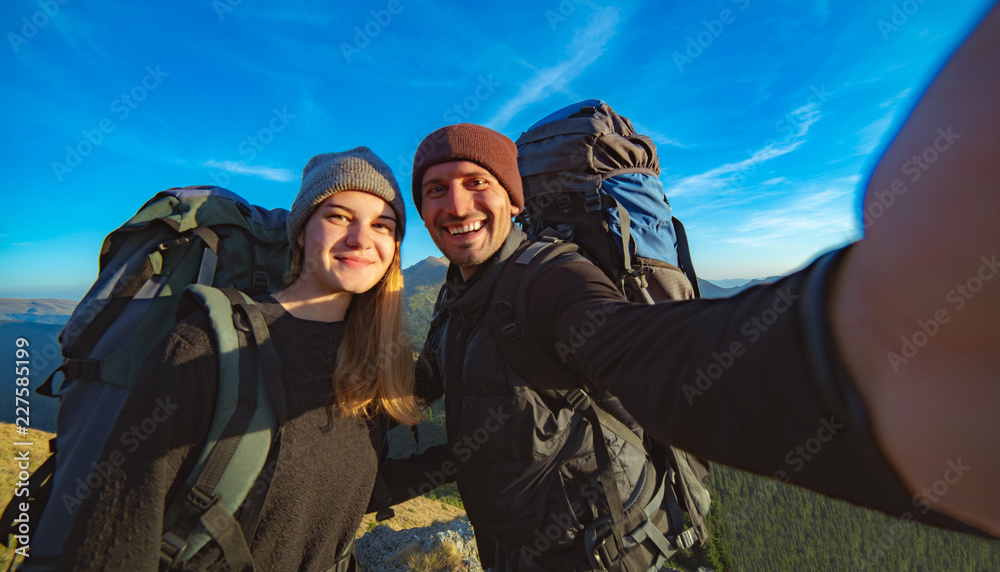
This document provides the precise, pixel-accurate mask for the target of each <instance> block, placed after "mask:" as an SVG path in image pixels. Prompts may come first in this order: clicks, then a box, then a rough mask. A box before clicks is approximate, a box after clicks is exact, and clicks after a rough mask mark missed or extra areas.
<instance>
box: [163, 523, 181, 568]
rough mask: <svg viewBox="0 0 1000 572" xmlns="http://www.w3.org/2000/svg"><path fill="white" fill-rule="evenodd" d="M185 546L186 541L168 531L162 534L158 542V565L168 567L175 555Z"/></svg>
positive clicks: (175, 557)
mask: <svg viewBox="0 0 1000 572" xmlns="http://www.w3.org/2000/svg"><path fill="white" fill-rule="evenodd" d="M185 548H187V541H186V540H184V539H183V538H181V537H180V536H177V535H176V534H174V532H173V531H170V532H168V533H166V534H164V535H163V538H162V540H161V542H160V565H161V566H165V567H167V568H170V567H171V566H173V565H174V562H175V561H176V560H177V557H178V556H180V555H181V553H182V552H184V549H185Z"/></svg>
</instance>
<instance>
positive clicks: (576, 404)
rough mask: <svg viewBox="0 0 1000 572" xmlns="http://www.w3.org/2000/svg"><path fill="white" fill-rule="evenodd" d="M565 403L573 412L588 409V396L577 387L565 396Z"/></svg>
mask: <svg viewBox="0 0 1000 572" xmlns="http://www.w3.org/2000/svg"><path fill="white" fill-rule="evenodd" d="M566 402H567V403H569V406H570V407H572V408H573V410H575V411H583V410H584V409H587V408H589V407H590V396H589V395H587V393H586V392H585V391H583V390H582V389H580V388H579V387H577V388H574V389H573V390H572V391H570V392H569V393H567V394H566Z"/></svg>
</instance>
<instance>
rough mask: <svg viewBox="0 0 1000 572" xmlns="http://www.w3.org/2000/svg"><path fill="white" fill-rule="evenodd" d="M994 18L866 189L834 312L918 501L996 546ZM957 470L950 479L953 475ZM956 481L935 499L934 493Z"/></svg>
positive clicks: (838, 335)
mask: <svg viewBox="0 0 1000 572" xmlns="http://www.w3.org/2000/svg"><path fill="white" fill-rule="evenodd" d="M998 104H1000V8H998V6H996V5H994V6H993V8H992V9H991V10H990V11H989V13H988V14H987V15H986V17H985V18H984V20H983V21H982V22H981V23H980V25H979V26H978V27H977V28H976V30H975V31H974V32H973V33H972V34H971V35H970V36H969V37H968V38H967V40H966V41H965V42H964V43H963V45H962V46H961V47H960V48H959V49H958V51H957V52H956V53H955V54H954V55H953V56H952V58H951V59H950V61H949V62H948V63H947V65H946V66H945V67H944V69H943V70H942V71H941V72H940V74H939V75H938V76H937V78H936V79H935V80H934V82H933V83H932V84H931V86H930V87H929V89H928V90H927V92H926V93H925V94H924V95H923V97H922V98H921V99H920V102H919V103H918V105H917V106H916V108H915V109H914V110H913V112H912V113H911V115H910V117H909V118H908V119H907V121H906V123H905V124H904V125H903V127H902V129H901V130H900V132H899V134H898V135H897V136H896V138H895V140H894V141H893V142H892V144H891V145H890V146H889V148H888V149H887V151H886V152H885V154H884V155H883V157H882V158H881V160H880V161H879V163H878V165H877V166H876V168H875V170H874V172H873V173H872V176H871V178H870V180H869V182H868V187H867V192H866V196H865V201H864V224H865V229H866V236H865V238H864V239H863V240H861V241H860V242H859V243H857V244H856V245H855V246H853V247H852V248H851V249H850V252H848V253H847V255H846V258H845V260H844V261H843V265H842V267H841V269H840V272H839V274H838V276H837V278H836V280H835V282H834V288H833V291H832V296H831V302H830V306H829V312H830V318H831V322H832V329H833V334H834V337H835V340H836V343H837V346H838V347H839V350H840V353H841V355H842V357H843V359H844V362H845V364H846V366H847V369H848V370H849V372H850V374H851V377H852V378H853V379H854V380H855V383H856V385H857V389H858V391H859V392H860V394H861V396H862V398H863V401H864V403H865V405H866V407H867V409H868V413H869V420H870V423H871V428H872V432H873V433H874V436H875V438H876V441H877V442H878V443H879V445H880V447H881V449H882V451H883V453H884V454H885V456H886V457H887V458H888V460H889V462H890V464H891V465H892V466H893V468H894V469H895V470H896V471H897V473H898V475H899V477H900V478H901V479H902V481H903V483H904V484H905V485H906V487H907V488H908V489H909V490H910V492H911V493H913V494H915V495H921V496H924V497H926V496H927V495H926V494H925V493H926V492H927V491H930V494H931V495H934V498H936V499H937V500H936V501H935V502H934V508H935V509H936V510H939V511H942V512H945V513H947V514H950V515H952V516H954V517H956V518H959V519H960V520H963V521H966V522H969V523H971V524H974V525H975V526H977V527H980V528H982V529H983V530H986V531H988V532H990V533H991V534H993V535H996V536H1000V491H998V490H997V489H996V483H997V482H998V481H1000V413H998V409H1000V265H998V262H1000V220H998V218H1000V217H998V215H1000V167H998V165H1000V105H998ZM956 465H957V466H959V467H960V468H962V470H959V471H956V469H954V468H953V467H954V466H956ZM939 481H943V482H946V483H948V487H947V491H946V492H945V494H940V493H941V492H942V491H944V487H940V486H939V487H938V490H937V492H936V493H935V491H934V484H935V483H936V482H939Z"/></svg>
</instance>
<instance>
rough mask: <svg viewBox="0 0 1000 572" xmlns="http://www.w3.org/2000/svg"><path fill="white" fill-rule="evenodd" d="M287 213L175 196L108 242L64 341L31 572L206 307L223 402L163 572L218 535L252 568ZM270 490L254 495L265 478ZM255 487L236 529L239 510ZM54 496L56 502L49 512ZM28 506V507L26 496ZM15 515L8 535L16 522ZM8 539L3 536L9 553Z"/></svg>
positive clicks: (278, 414)
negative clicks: (271, 302)
mask: <svg viewBox="0 0 1000 572" xmlns="http://www.w3.org/2000/svg"><path fill="white" fill-rule="evenodd" d="M287 216H288V211H287V210H285V209H275V210H265V209H262V208H260V207H256V206H252V205H250V204H249V203H248V202H247V201H246V200H244V199H243V198H241V197H239V196H238V195H236V194H234V193H232V192H230V191H228V190H226V189H222V188H219V187H205V186H203V187H186V188H179V189H176V188H175V189H169V190H166V191H163V192H161V193H158V194H157V195H156V196H154V197H153V198H152V199H151V200H149V201H148V202H147V203H146V204H145V205H143V207H142V208H141V209H139V211H138V212H137V213H136V215H135V216H133V217H132V218H131V219H130V220H129V221H128V222H126V223H125V224H124V225H122V226H121V227H120V228H119V229H117V230H115V231H114V232H112V233H111V234H110V235H108V237H107V238H106V239H105V241H104V244H103V246H102V248H101V256H100V274H99V276H98V278H97V281H96V282H95V283H94V285H93V286H92V287H91V289H90V290H89V291H88V292H87V294H86V296H85V297H84V298H83V300H82V301H81V302H80V304H79V305H78V306H77V308H76V310H75V311H74V312H73V315H72V316H71V317H70V319H69V321H68V322H67V324H66V326H65V327H64V328H63V330H62V332H61V333H60V336H59V341H60V345H61V348H62V355H63V358H64V361H63V364H62V366H61V367H60V368H59V369H58V370H57V372H59V371H61V372H62V373H63V377H64V379H63V382H62V384H61V387H60V388H59V390H58V391H53V388H52V380H53V377H54V376H55V373H54V374H53V376H52V377H50V378H49V379H48V380H47V381H46V382H45V384H44V385H43V386H42V387H40V388H39V390H38V392H39V393H40V394H42V395H48V396H57V397H58V398H59V400H60V405H59V414H58V419H57V430H56V433H57V436H56V437H55V439H53V440H52V442H51V443H50V447H51V448H52V450H53V452H54V454H53V455H51V456H50V457H49V459H48V461H46V462H45V463H44V464H43V465H42V466H41V467H39V468H38V469H36V470H35V472H34V474H33V475H32V483H33V484H34V486H33V487H32V494H33V502H32V503H31V507H32V510H33V513H34V514H32V515H29V517H30V518H31V522H35V523H38V525H37V527H36V528H35V533H34V535H33V537H32V545H31V549H32V550H31V562H30V564H31V565H42V566H45V565H46V564H47V563H52V564H54V563H55V562H56V561H57V560H58V558H59V555H60V554H61V552H62V547H63V544H64V543H65V541H66V537H67V535H68V533H69V529H70V526H71V524H72V522H73V519H74V517H75V516H76V511H77V509H78V508H79V506H80V504H81V503H82V499H83V498H84V497H85V496H87V495H88V494H89V491H90V483H91V482H92V481H91V480H92V479H93V480H94V481H99V480H100V478H102V475H101V474H100V472H101V467H100V466H99V459H100V455H101V453H102V450H103V449H104V444H105V441H107V439H108V436H109V434H110V432H111V429H112V427H113V425H114V422H115V420H116V418H117V417H118V413H119V411H120V410H121V408H122V405H123V404H124V402H125V398H126V396H127V394H128V392H129V390H130V389H131V388H132V387H133V385H134V384H135V381H136V379H137V377H138V375H139V372H140V368H141V366H142V364H143V362H144V361H145V359H146V356H147V355H148V354H149V353H150V351H151V350H152V349H153V348H154V347H155V346H156V344H157V343H158V342H159V341H160V340H161V339H162V338H163V337H164V335H165V334H166V333H167V332H169V331H170V330H171V329H172V328H173V327H174V325H175V324H176V323H177V321H178V319H180V318H183V317H184V316H186V315H188V314H190V313H192V312H194V311H197V310H198V309H199V308H205V309H206V310H207V312H208V315H209V317H210V319H211V323H212V326H213V330H214V333H215V336H216V342H217V345H218V348H219V355H220V360H219V398H218V400H217V407H216V413H215V417H214V419H213V422H212V425H211V429H210V432H209V439H208V441H207V442H206V444H205V446H204V450H203V451H202V453H201V456H200V457H199V460H198V463H197V467H196V468H195V470H194V471H193V472H192V474H191V475H190V476H189V478H188V480H187V482H186V485H187V487H186V489H185V490H186V491H187V492H186V493H185V494H184V495H182V496H181V497H180V498H177V499H172V500H171V499H168V502H169V503H170V504H169V505H168V510H167V513H166V520H165V530H164V537H163V543H162V550H161V564H163V565H167V566H170V565H173V564H174V563H177V562H182V561H184V560H187V559H188V558H190V557H191V556H192V555H193V554H194V553H195V552H197V551H198V550H199V549H200V548H201V547H202V546H204V544H205V543H206V542H208V540H209V539H210V538H215V539H216V541H217V542H218V543H219V545H220V546H221V547H222V549H223V552H224V553H225V556H226V558H227V560H228V561H229V564H230V567H231V568H233V569H235V570H250V569H252V568H253V563H252V560H251V558H250V552H249V549H248V547H247V541H246V538H252V537H253V529H254V527H255V526H256V520H257V518H258V517H259V514H260V509H261V507H262V505H263V501H264V497H265V496H266V488H267V485H268V484H269V483H270V476H271V475H270V474H267V471H265V472H264V474H262V469H263V468H264V467H265V465H267V464H268V463H269V462H270V460H274V461H276V459H277V452H278V449H279V444H280V435H281V428H282V426H283V424H284V422H285V401H284V394H283V392H282V388H281V383H280V362H279V360H278V356H277V353H276V352H275V350H274V348H273V345H272V343H271V341H270V338H269V335H268V331H267V327H266V325H265V323H264V319H263V316H262V315H261V313H260V310H259V308H258V307H257V306H256V305H255V304H254V303H253V301H252V300H251V299H250V297H249V296H248V295H247V294H244V293H243V292H246V293H248V294H251V295H256V294H265V293H269V292H275V291H277V290H278V289H280V287H281V285H282V282H283V280H284V278H285V275H286V274H287V272H288V267H289V262H290V254H289V253H290V249H289V244H288V235H287V230H286V219H287ZM258 477H259V478H260V479H259V482H260V483H261V484H262V485H264V486H262V487H260V486H255V482H257V481H258ZM251 489H263V492H262V494H257V493H256V492H255V494H254V495H252V496H250V497H249V500H248V501H247V505H246V506H244V507H243V510H242V513H241V518H240V522H239V523H237V522H236V520H235V519H234V518H233V516H232V515H233V513H234V512H235V511H236V509H237V508H238V507H240V506H241V505H242V504H243V502H244V500H245V499H247V497H248V493H249V492H250V491H251ZM48 499H51V500H52V502H46V501H47V500H48ZM20 500H23V499H20ZM15 504H16V503H13V502H12V503H11V504H10V505H8V507H7V510H6V511H5V513H4V515H3V517H2V519H0V526H7V530H9V526H10V524H11V523H12V522H13V520H14V518H15V517H16V516H17V514H16V511H15V510H14V509H12V507H13V506H14V505H15ZM7 540H8V539H7V537H6V536H4V537H3V541H4V544H5V545H6V543H7Z"/></svg>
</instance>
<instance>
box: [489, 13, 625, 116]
mask: <svg viewBox="0 0 1000 572" xmlns="http://www.w3.org/2000/svg"><path fill="white" fill-rule="evenodd" d="M620 19H621V18H620V16H619V12H618V10H617V9H616V8H610V7H605V8H601V9H599V10H597V11H595V12H594V13H593V14H591V16H590V19H589V20H588V22H587V25H586V27H584V28H582V29H580V30H577V31H576V33H575V34H574V35H573V40H572V41H571V42H570V44H569V46H568V47H567V50H566V51H567V52H568V53H569V54H571V55H570V57H569V58H567V59H565V60H563V61H561V62H559V63H558V64H556V65H554V66H550V67H547V68H543V69H540V70H537V71H536V72H535V75H534V76H533V77H531V78H529V79H527V80H525V81H523V82H522V83H521V89H520V90H519V91H518V92H517V94H516V95H515V96H514V97H512V98H511V99H509V100H508V101H507V102H505V103H504V104H503V106H502V107H501V108H500V110H499V111H498V112H497V113H496V115H494V116H493V117H492V118H490V120H489V121H487V122H486V126H487V127H490V128H491V129H495V130H497V131H500V130H502V129H503V128H504V127H506V126H507V124H508V123H510V121H511V120H512V119H513V118H514V117H515V116H517V114H518V113H520V112H521V111H522V110H523V109H524V108H525V107H527V106H528V105H531V104H532V103H536V102H538V101H541V100H543V99H545V98H546V97H548V96H549V95H550V94H551V93H553V92H564V91H566V89H567V87H566V84H568V83H569V82H570V81H572V80H573V79H575V78H576V77H577V76H579V75H580V74H581V73H583V71H584V70H586V69H587V67H588V66H590V65H591V64H592V63H594V62H595V61H597V59H598V58H599V57H600V56H601V54H603V53H604V47H605V45H606V44H607V43H608V42H609V41H610V40H611V38H613V37H614V36H615V34H616V33H617V32H618V23H619V21H620Z"/></svg>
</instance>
